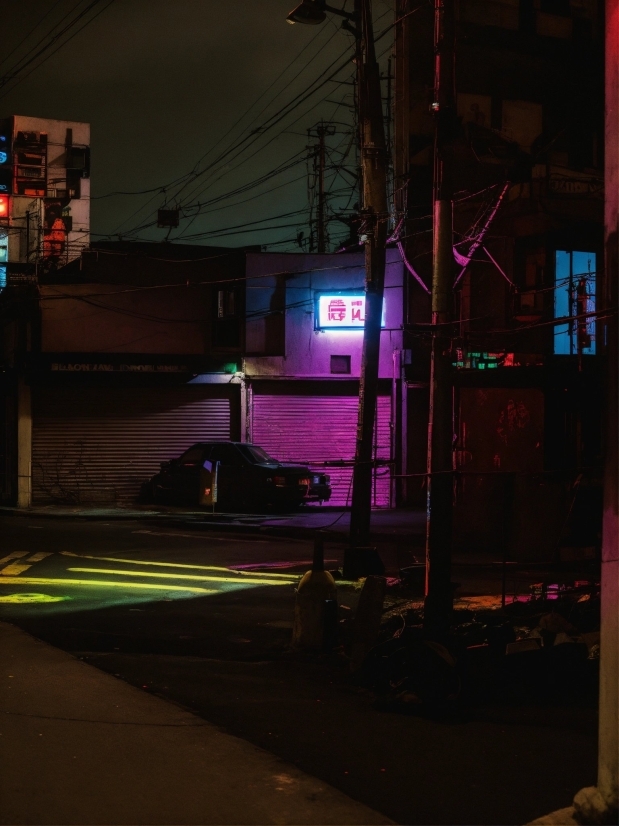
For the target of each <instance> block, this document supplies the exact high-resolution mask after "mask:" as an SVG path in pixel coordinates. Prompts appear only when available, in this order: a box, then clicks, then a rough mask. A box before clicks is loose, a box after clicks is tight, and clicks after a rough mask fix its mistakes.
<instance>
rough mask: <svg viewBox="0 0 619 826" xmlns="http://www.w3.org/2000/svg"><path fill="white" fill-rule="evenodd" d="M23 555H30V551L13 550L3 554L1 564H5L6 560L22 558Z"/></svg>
mask: <svg viewBox="0 0 619 826" xmlns="http://www.w3.org/2000/svg"><path fill="white" fill-rule="evenodd" d="M23 556H28V551H13V553H12V554H9V555H8V556H3V557H2V559H0V565H4V563H5V562H10V561H11V560H12V559H21V558H22V557H23Z"/></svg>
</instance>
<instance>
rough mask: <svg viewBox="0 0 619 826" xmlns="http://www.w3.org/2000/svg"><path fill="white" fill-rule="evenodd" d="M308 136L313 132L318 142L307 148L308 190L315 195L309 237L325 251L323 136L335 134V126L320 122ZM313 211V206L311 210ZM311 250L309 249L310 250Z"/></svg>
mask: <svg viewBox="0 0 619 826" xmlns="http://www.w3.org/2000/svg"><path fill="white" fill-rule="evenodd" d="M307 133H308V136H309V137H313V136H314V134H315V135H316V137H317V138H318V143H317V144H315V145H314V146H308V149H309V150H311V151H313V159H314V160H313V166H314V168H313V178H314V181H313V184H312V183H310V190H311V189H313V190H314V192H316V195H317V199H316V200H317V203H316V221H315V226H316V233H315V234H314V231H313V228H312V225H314V220H313V218H312V216H311V214H310V238H311V239H312V247H313V239H314V238H316V242H317V247H318V252H319V253H325V252H327V245H328V238H329V235H328V232H327V193H326V190H325V171H326V164H327V146H326V141H325V138H326V137H327V136H328V135H334V134H335V126H333V125H332V124H326V123H323V121H320V123H319V124H318V125H317V126H315V127H314V128H313V129H308V130H307ZM311 212H313V208H312V210H311ZM310 251H311V250H310Z"/></svg>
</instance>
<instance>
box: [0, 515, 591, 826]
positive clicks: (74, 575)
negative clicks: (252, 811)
mask: <svg viewBox="0 0 619 826" xmlns="http://www.w3.org/2000/svg"><path fill="white" fill-rule="evenodd" d="M0 530H1V531H2V534H1V535H2V550H1V552H0V556H1V558H0V619H2V620H5V621H8V622H13V623H15V624H16V625H18V626H20V627H21V628H23V629H24V630H26V631H29V632H30V633H32V634H34V635H35V636H37V637H40V638H41V639H44V640H46V641H47V642H50V643H51V644H53V645H56V646H58V647H60V648H63V649H65V650H67V651H70V652H72V653H74V654H75V655H77V656H79V657H81V658H83V659H84V660H86V661H87V662H89V663H91V664H92V665H94V666H96V667H98V668H101V669H103V670H105V671H107V672H109V673H111V674H114V675H116V676H118V677H120V678H121V679H124V680H126V681H127V682H130V683H132V684H134V685H136V686H140V687H142V688H143V689H144V690H146V691H151V692H154V693H156V694H158V695H160V696H163V697H165V698H167V699H169V700H171V701H173V702H176V703H179V704H181V705H183V706H185V707H187V708H189V709H191V710H192V711H194V712H195V713H197V714H199V715H201V716H203V717H204V718H205V719H208V720H210V721H212V722H214V723H216V724H218V725H220V726H222V727H223V728H225V729H226V730H228V731H230V732H231V733H233V734H236V735H238V736H241V737H243V738H245V739H247V740H249V741H251V742H253V743H255V744H257V745H259V746H261V747H263V748H266V749H268V750H270V751H272V752H273V753H275V754H277V755H279V756H281V757H283V758H284V759H286V760H288V761H290V762H292V763H294V764H296V765H298V766H299V767H300V768H302V769H303V770H304V771H306V772H308V773H310V774H313V775H315V776H317V777H319V778H321V779H322V780H325V781H327V782H329V783H331V784H332V785H333V786H335V787H336V788H338V789H341V790H342V791H344V792H346V793H347V794H348V795H350V796H351V797H353V798H354V799H356V800H359V801H361V802H363V803H365V804H367V805H369V806H371V807H372V808H374V809H376V810H378V811H381V812H383V813H384V814H386V815H388V816H389V817H391V818H392V819H394V820H396V821H398V822H400V823H415V824H417V823H419V824H422V823H426V824H473V823H478V824H499V823H501V824H502V823H505V824H512V823H514V824H516V823H526V822H527V821H529V820H531V819H533V818H535V817H537V816H539V815H541V814H543V813H545V812H547V811H551V810H554V809H557V808H560V807H562V806H565V805H568V804H569V802H570V801H571V798H572V796H573V795H574V793H575V792H576V791H577V790H578V789H580V788H581V787H582V786H586V785H591V784H593V783H594V782H595V769H596V726H597V723H596V714H595V709H594V708H592V707H588V706H587V705H586V704H585V705H584V706H583V705H582V704H580V705H579V704H576V705H570V704H567V705H566V704H557V705H553V704H552V703H546V704H545V705H543V706H542V705H539V704H537V705H536V704H529V705H514V704H511V705H505V704H488V705H487V706H483V707H475V708H471V709H468V710H466V711H465V712H464V713H461V714H458V715H456V716H453V717H451V718H449V719H430V718H427V717H426V718H424V717H420V716H412V715H402V714H395V713H387V712H384V711H380V710H379V709H378V708H377V707H376V706H375V704H374V698H373V697H372V695H371V694H370V693H369V692H368V691H367V690H365V689H364V688H362V687H360V686H359V685H357V684H355V682H354V681H352V680H351V679H350V676H349V675H348V673H347V671H346V669H345V668H343V667H342V666H341V665H339V664H334V663H327V662H324V661H322V660H320V659H316V658H314V659H312V658H308V657H298V656H292V655H291V654H290V652H289V651H288V649H287V646H288V643H289V641H290V635H291V627H292V612H293V607H294V587H295V584H296V581H297V580H298V576H299V574H300V573H301V572H303V571H304V570H306V569H307V567H308V565H309V560H310V558H311V546H310V543H309V542H305V541H293V540H289V539H272V538H265V537H258V536H256V537H252V536H250V535H247V534H243V535H239V536H236V535H233V534H230V533H219V534H218V533H215V532H212V531H208V532H205V531H200V530H197V529H195V527H190V526H187V527H186V528H183V527H182V526H181V527H177V526H174V527H169V528H168V527H167V526H162V525H161V523H158V524H155V523H152V522H150V523H149V522H148V521H131V520H127V521H117V522H111V523H108V524H106V523H104V522H100V521H99V522H84V521H81V522H80V521H77V520H74V521H71V520H52V519H47V520H36V519H26V518H10V517H9V518H3V519H1V520H0ZM327 559H328V560H331V561H330V562H328V565H329V566H331V565H332V566H333V567H336V566H337V565H338V564H339V563H340V562H341V548H338V547H337V546H335V547H329V548H328V549H327ZM497 583H498V580H497V577H496V575H494V574H493V575H492V576H490V577H489V579H487V581H486V582H485V586H487V590H489V591H490V592H495V593H496V591H497V587H498V584H497ZM470 584H471V583H469V585H470ZM479 584H480V583H479V581H478V582H477V585H479ZM482 585H483V583H482ZM357 597H358V592H356V591H355V590H354V589H353V588H352V587H343V588H340V592H339V601H340V605H341V607H340V612H341V615H342V616H346V615H347V614H349V613H350V610H351V609H352V608H354V606H355V603H356V599H357Z"/></svg>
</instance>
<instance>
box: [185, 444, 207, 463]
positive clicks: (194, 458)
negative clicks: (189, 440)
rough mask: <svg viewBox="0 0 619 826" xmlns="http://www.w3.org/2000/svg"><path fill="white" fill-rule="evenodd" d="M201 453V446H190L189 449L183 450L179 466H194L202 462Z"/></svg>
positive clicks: (202, 451) (202, 449)
mask: <svg viewBox="0 0 619 826" xmlns="http://www.w3.org/2000/svg"><path fill="white" fill-rule="evenodd" d="M203 454H204V448H203V447H200V446H197V447H190V448H189V450H187V451H185V453H183V455H182V456H181V458H180V464H181V467H196V466H197V465H200V464H202V456H203Z"/></svg>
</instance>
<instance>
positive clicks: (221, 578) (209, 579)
mask: <svg viewBox="0 0 619 826" xmlns="http://www.w3.org/2000/svg"><path fill="white" fill-rule="evenodd" d="M68 570H69V571H71V573H75V574H114V575H115V576H141V577H149V578H150V577H157V579H191V580H198V581H200V582H234V583H236V584H237V585H292V584H293V583H292V582H285V581H284V582H283V581H281V580H273V579H239V578H238V577H226V576H198V575H196V574H153V573H151V572H150V571H114V570H110V569H109V568H69V569H68Z"/></svg>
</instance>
